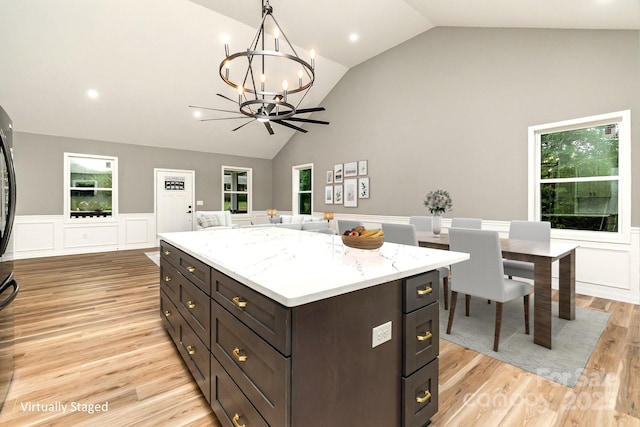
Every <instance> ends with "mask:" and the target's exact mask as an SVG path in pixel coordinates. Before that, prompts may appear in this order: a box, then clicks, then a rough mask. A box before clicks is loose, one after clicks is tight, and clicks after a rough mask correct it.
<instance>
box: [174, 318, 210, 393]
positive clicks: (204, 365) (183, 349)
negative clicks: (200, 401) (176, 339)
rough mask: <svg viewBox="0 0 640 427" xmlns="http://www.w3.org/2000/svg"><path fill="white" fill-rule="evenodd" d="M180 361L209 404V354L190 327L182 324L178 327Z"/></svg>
mask: <svg viewBox="0 0 640 427" xmlns="http://www.w3.org/2000/svg"><path fill="white" fill-rule="evenodd" d="M178 349H179V350H180V354H181V355H182V359H183V360H184V361H185V363H186V364H187V366H188V367H189V370H190V371H191V375H193V378H194V379H195V380H196V383H198V387H200V390H201V391H202V394H203V395H204V397H205V398H206V399H207V402H211V382H210V372H211V371H210V363H211V361H210V354H211V353H209V350H208V349H207V347H206V346H205V345H204V344H203V343H202V341H200V338H198V335H196V333H195V332H193V330H192V329H191V327H190V326H189V325H188V324H186V323H182V324H181V325H180V345H178Z"/></svg>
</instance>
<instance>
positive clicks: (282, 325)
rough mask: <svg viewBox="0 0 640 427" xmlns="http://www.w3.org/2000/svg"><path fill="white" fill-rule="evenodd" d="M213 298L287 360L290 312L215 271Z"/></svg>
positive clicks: (289, 352)
mask: <svg viewBox="0 0 640 427" xmlns="http://www.w3.org/2000/svg"><path fill="white" fill-rule="evenodd" d="M212 288H213V294H212V297H213V299H215V300H216V301H217V302H218V303H219V304H220V305H221V306H223V307H224V308H226V309H227V310H229V312H230V313H232V314H233V315H234V316H235V317H237V318H238V319H240V321H241V322H242V323H244V324H245V325H247V326H248V327H249V328H251V329H252V330H253V331H254V332H255V333H257V334H258V335H260V336H261V337H262V338H263V339H265V340H266V341H267V342H268V343H270V344H271V345H272V346H274V347H275V348H276V349H278V351H279V352H280V353H282V354H283V355H285V356H289V355H291V309H289V308H287V307H283V306H282V305H280V304H278V303H277V302H275V301H273V300H271V299H269V298H267V297H265V296H263V295H261V294H259V293H257V292H255V291H254V290H253V289H250V288H248V287H247V286H245V285H243V284H241V283H239V282H237V281H235V280H233V279H232V278H230V277H228V276H226V275H224V274H222V273H220V272H219V271H216V270H213V271H212Z"/></svg>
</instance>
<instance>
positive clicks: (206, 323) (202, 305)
mask: <svg viewBox="0 0 640 427" xmlns="http://www.w3.org/2000/svg"><path fill="white" fill-rule="evenodd" d="M210 304H211V298H209V296H208V295H207V294H205V293H204V292H202V291H201V290H200V289H199V288H198V287H197V286H195V285H194V284H193V283H191V282H190V281H188V280H186V279H182V280H181V281H180V299H179V302H178V309H179V310H180V313H182V316H183V317H184V319H185V320H186V321H187V323H189V325H190V326H191V328H192V329H193V330H194V331H195V333H196V334H197V335H198V337H199V338H200V339H201V340H202V342H204V343H205V344H206V345H207V348H210V346H209V343H210V341H209V339H210V338H211V307H210Z"/></svg>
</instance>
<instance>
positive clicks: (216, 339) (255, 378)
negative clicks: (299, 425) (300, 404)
mask: <svg viewBox="0 0 640 427" xmlns="http://www.w3.org/2000/svg"><path fill="white" fill-rule="evenodd" d="M213 304H214V309H213V310H212V311H213V327H212V336H211V352H212V353H213V355H214V356H215V357H216V359H217V360H218V361H219V362H220V364H221V365H222V366H223V367H224V369H225V370H226V371H227V372H228V373H229V375H230V376H231V378H232V379H233V380H234V381H235V383H236V384H237V385H238V386H239V387H240V389H241V390H242V391H243V392H244V394H245V395H246V396H247V397H248V398H249V401H251V403H252V404H253V406H255V407H256V409H257V410H258V411H259V412H260V414H261V415H262V416H263V417H264V419H265V420H266V421H267V422H268V423H269V424H270V425H272V426H284V425H288V423H289V400H290V398H289V393H290V389H291V358H288V357H284V356H282V355H281V354H280V353H279V352H278V351H276V350H275V349H274V348H273V347H271V346H270V345H269V344H268V343H267V342H266V341H264V340H263V339H262V338H260V337H259V336H258V335H257V334H256V333H255V332H253V331H251V330H250V329H249V328H248V327H246V326H245V325H243V324H242V323H241V322H240V321H239V320H238V319H236V318H235V317H234V316H233V315H231V314H230V313H229V312H227V311H226V310H225V309H224V308H222V307H220V306H219V305H217V303H215V302H214V303H213Z"/></svg>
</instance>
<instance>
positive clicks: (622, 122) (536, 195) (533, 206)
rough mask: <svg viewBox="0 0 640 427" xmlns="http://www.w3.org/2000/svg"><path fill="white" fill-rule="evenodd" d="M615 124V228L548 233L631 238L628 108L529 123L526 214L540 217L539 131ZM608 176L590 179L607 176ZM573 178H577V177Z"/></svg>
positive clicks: (560, 236)
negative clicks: (616, 170) (554, 120)
mask: <svg viewBox="0 0 640 427" xmlns="http://www.w3.org/2000/svg"><path fill="white" fill-rule="evenodd" d="M613 123H617V124H618V175H617V177H618V231H617V232H615V233H613V232H604V231H588V230H566V229H564V230H561V229H554V228H552V229H551V237H552V238H555V239H565V240H588V241H596V242H609V243H630V242H631V110H623V111H616V112H613V113H605V114H599V115H595V116H589V117H582V118H577V119H572V120H564V121H560V122H555V123H547V124H542V125H536V126H529V130H528V144H529V147H528V159H529V177H528V217H529V220H531V221H539V220H540V216H541V212H540V182H541V179H540V162H541V159H540V151H541V135H543V134H546V133H550V132H561V131H566V130H574V129H580V128H585V127H590V126H602V125H607V124H613ZM610 177H611V176H605V177H597V178H593V179H589V180H604V179H610ZM576 180H580V179H579V178H577V179H576Z"/></svg>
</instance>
